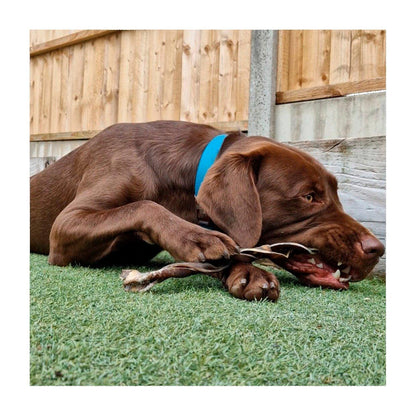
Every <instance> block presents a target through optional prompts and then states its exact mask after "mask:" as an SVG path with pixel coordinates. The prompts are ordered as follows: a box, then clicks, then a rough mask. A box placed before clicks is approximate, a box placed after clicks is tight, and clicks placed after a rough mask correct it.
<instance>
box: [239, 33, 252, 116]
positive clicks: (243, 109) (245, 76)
mask: <svg viewBox="0 0 416 416" xmlns="http://www.w3.org/2000/svg"><path fill="white" fill-rule="evenodd" d="M250 37H251V32H250V31H249V30H240V31H239V32H238V57H237V59H238V63H237V68H238V75H237V92H236V97H235V99H236V101H237V105H236V108H237V111H236V116H235V118H236V120H248V102H249V91H250V88H249V85H250Z"/></svg>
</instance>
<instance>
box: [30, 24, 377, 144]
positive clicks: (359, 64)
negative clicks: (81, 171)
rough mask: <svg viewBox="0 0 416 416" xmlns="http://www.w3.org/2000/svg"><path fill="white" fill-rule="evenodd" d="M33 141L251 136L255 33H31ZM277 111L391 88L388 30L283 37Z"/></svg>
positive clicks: (293, 33)
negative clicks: (164, 127) (141, 132)
mask: <svg viewBox="0 0 416 416" xmlns="http://www.w3.org/2000/svg"><path fill="white" fill-rule="evenodd" d="M30 66H31V70H30V77H31V79H30V89H31V91H30V128H31V140H32V141H38V140H64V139H76V138H88V137H91V136H92V135H93V134H95V133H96V132H97V131H99V130H101V129H103V128H105V127H106V126H108V125H111V124H113V123H116V122H141V121H150V120H156V119H176V120H178V119H180V120H188V121H194V122H201V123H208V124H213V125H215V126H218V127H222V128H225V129H232V128H241V129H243V130H245V129H247V122H248V101H249V100H248V93H249V77H250V31H246V30H243V31H239V30H221V31H218V30H202V31H189V30H176V31H165V30H160V31H151V30H138V31H114V30H90V31H70V30H67V31H63V30H59V31H31V59H30ZM277 66H278V71H277V74H278V75H277V93H276V100H277V103H287V102H292V101H300V100H308V99H316V98H323V97H334V96H340V95H345V94H348V93H353V92H363V91H372V90H379V89H384V88H385V32H384V31H329V30H322V31H301V30H294V31H280V32H279V49H278V63H277Z"/></svg>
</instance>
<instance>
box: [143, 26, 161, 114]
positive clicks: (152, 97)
mask: <svg viewBox="0 0 416 416" xmlns="http://www.w3.org/2000/svg"><path fill="white" fill-rule="evenodd" d="M165 45H166V39H165V32H164V31H162V30H150V31H149V69H148V76H149V85H150V86H151V88H149V93H148V95H147V100H148V101H147V115H146V119H147V120H148V121H154V120H158V119H160V107H161V103H160V99H161V94H162V88H163V84H162V79H161V62H162V61H163V59H164V51H165Z"/></svg>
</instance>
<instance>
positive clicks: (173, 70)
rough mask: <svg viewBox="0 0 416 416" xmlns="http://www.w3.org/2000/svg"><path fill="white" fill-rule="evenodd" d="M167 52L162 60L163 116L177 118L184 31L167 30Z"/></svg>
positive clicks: (169, 118) (178, 113)
mask: <svg viewBox="0 0 416 416" xmlns="http://www.w3.org/2000/svg"><path fill="white" fill-rule="evenodd" d="M165 42H166V46H165V49H166V52H165V58H164V61H163V62H162V80H163V90H162V97H161V112H160V115H161V118H162V119H164V120H177V119H179V116H180V99H181V87H182V76H181V72H182V31H180V30H168V31H166V40H165Z"/></svg>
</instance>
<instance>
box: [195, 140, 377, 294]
mask: <svg viewBox="0 0 416 416" xmlns="http://www.w3.org/2000/svg"><path fill="white" fill-rule="evenodd" d="M197 202H198V204H199V205H200V206H201V207H202V209H203V210H204V211H205V212H206V213H207V214H208V215H209V217H210V218H211V219H212V221H213V222H214V223H215V224H216V225H217V226H218V227H219V228H220V229H221V230H223V231H224V232H226V233H227V234H228V235H230V236H231V237H232V238H233V239H234V240H235V241H236V242H237V244H239V245H240V246H241V247H253V246H255V245H259V244H272V243H278V242H288V241H290V242H296V243H301V244H303V245H305V246H308V247H311V248H315V249H317V250H318V253H317V254H316V255H306V254H298V255H294V256H291V257H289V259H288V260H285V261H284V262H282V263H280V264H279V265H280V266H282V267H284V268H285V269H287V270H288V271H290V272H292V273H293V274H295V275H296V276H297V277H298V278H299V279H300V280H301V281H303V282H304V283H306V284H311V285H321V286H325V287H333V288H339V289H346V288H348V284H349V281H351V282H355V281H359V280H362V279H364V278H365V277H366V276H367V275H368V273H369V272H370V271H371V270H372V269H373V268H374V266H375V265H376V264H377V262H378V260H379V258H380V256H382V255H383V253H384V246H383V244H382V243H381V242H380V241H379V240H378V239H377V238H376V237H375V236H374V235H373V234H372V233H371V232H370V231H369V230H367V229H366V228H365V227H363V226H362V225H361V224H359V223H358V222H357V221H355V220H354V219H353V218H351V217H350V216H349V215H347V214H346V213H345V212H344V210H343V208H342V205H341V202H340V200H339V198H338V193H337V180H336V178H335V176H334V175H332V174H331V173H330V172H328V171H327V170H326V169H325V168H324V167H323V166H322V165H321V164H320V163H319V162H318V161H317V160H315V159H314V158H312V157H311V156H310V155H308V154H306V153H304V152H302V151H300V150H298V149H296V148H293V147H290V146H286V145H282V144H278V143H275V142H273V141H271V140H269V139H266V138H261V137H250V138H247V139H242V140H240V141H239V142H237V143H235V144H234V145H233V146H231V147H230V148H229V149H228V151H227V152H226V153H225V154H223V155H222V156H221V157H220V158H219V159H218V160H217V161H216V162H215V163H214V165H213V166H212V167H211V168H210V169H209V171H208V172H207V175H206V177H205V179H204V181H203V183H202V185H201V188H200V191H199V194H198V197H197Z"/></svg>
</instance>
